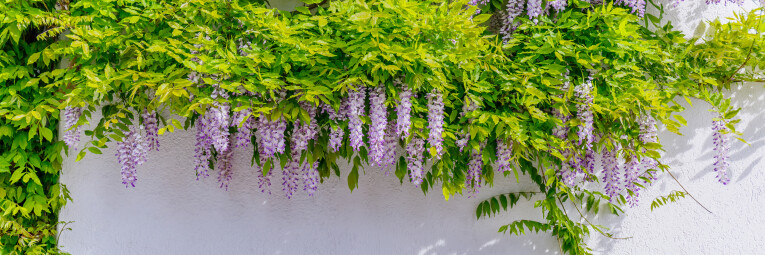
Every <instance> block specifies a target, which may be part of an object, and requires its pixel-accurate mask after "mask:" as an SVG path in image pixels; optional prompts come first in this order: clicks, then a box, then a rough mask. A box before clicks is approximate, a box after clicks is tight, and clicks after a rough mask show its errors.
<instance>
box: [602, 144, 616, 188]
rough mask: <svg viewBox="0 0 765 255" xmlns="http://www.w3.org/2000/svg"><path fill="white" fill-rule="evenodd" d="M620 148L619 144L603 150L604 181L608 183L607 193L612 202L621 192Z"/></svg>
mask: <svg viewBox="0 0 765 255" xmlns="http://www.w3.org/2000/svg"><path fill="white" fill-rule="evenodd" d="M619 150H620V148H619V146H616V148H612V149H610V150H609V149H608V148H606V149H604V150H603V158H602V160H603V182H604V183H605V184H606V187H605V190H606V195H607V196H608V197H609V201H612V202H613V201H614V199H615V198H616V196H618V194H619V158H618V152H619Z"/></svg>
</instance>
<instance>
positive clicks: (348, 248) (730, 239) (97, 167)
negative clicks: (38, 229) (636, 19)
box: [60, 1, 765, 254]
mask: <svg viewBox="0 0 765 255" xmlns="http://www.w3.org/2000/svg"><path fill="white" fill-rule="evenodd" d="M692 2H693V3H692ZM695 2H698V3H695ZM747 4H748V5H749V6H751V5H752V3H747ZM736 9H739V8H738V7H718V6H710V7H707V6H706V5H705V4H703V1H686V2H684V3H681V4H680V5H679V6H678V7H677V8H670V9H669V12H670V13H669V14H670V15H671V17H672V19H673V20H674V23H676V24H679V27H680V28H681V29H683V30H685V31H689V32H690V31H693V30H694V29H695V27H696V24H698V23H699V22H700V21H701V20H702V18H703V17H707V18H709V17H714V16H715V15H727V16H729V15H730V14H731V11H732V10H736ZM730 95H731V96H732V97H733V101H734V104H735V105H736V106H739V107H743V110H742V112H741V113H740V117H741V118H742V119H743V121H742V122H741V123H740V124H739V126H738V128H739V129H740V130H741V131H742V132H744V139H746V140H747V141H748V142H749V145H746V144H743V143H740V142H734V144H733V146H732V150H731V151H732V157H731V159H732V164H731V171H732V178H731V182H730V184H729V185H727V186H723V185H721V184H719V183H718V182H717V181H716V179H715V174H714V172H713V170H712V167H711V164H712V160H713V150H712V147H713V145H712V141H711V119H712V117H713V115H712V114H711V113H710V112H708V111H707V109H708V107H707V105H705V104H704V103H703V102H696V103H694V105H693V107H690V108H689V110H688V111H687V112H685V113H683V114H682V115H683V116H684V117H685V118H686V119H687V120H688V126H687V127H685V128H683V129H682V131H683V132H684V133H685V134H686V135H685V136H677V135H674V134H671V133H669V132H666V131H662V132H661V135H660V139H661V141H662V143H663V144H665V146H666V147H665V148H666V150H667V152H666V154H665V156H664V158H663V161H664V162H665V163H667V164H669V165H670V166H671V167H672V168H671V169H672V172H673V173H674V174H675V176H677V177H678V178H679V180H680V182H681V183H683V184H684V185H685V187H686V188H687V189H688V190H689V191H690V192H691V193H692V194H693V195H695V196H696V197H697V198H698V199H699V200H700V201H701V203H703V204H704V205H705V206H706V207H707V208H709V209H710V210H711V211H712V212H713V213H712V214H710V213H707V212H706V211H704V210H703V209H701V207H699V206H698V205H697V204H695V203H694V202H693V201H692V200H691V199H685V200H682V201H680V202H678V203H675V204H670V205H668V206H665V207H662V208H660V209H657V210H655V211H653V212H651V211H650V209H649V204H650V201H651V200H653V199H655V198H656V197H657V196H660V195H666V194H667V193H669V192H670V191H672V190H679V189H680V188H679V186H678V184H677V183H675V182H674V181H672V180H671V178H669V177H668V176H667V175H666V174H662V175H661V179H662V180H661V181H659V182H658V183H656V184H654V186H653V187H651V188H650V189H649V190H646V191H643V192H642V194H641V202H640V206H639V207H635V208H627V210H626V216H619V217H616V216H610V215H590V216H589V218H590V219H591V221H594V222H596V223H597V224H603V225H605V226H607V227H609V228H611V229H612V232H613V233H614V235H615V236H620V237H631V238H630V239H627V240H612V239H607V238H603V237H601V236H599V235H598V234H597V233H595V232H593V236H592V238H591V240H590V243H591V247H592V248H593V250H594V252H595V253H596V254H760V253H761V251H762V249H763V248H765V245H763V241H765V240H763V237H762V229H763V228H765V221H764V220H763V219H762V217H761V216H760V212H761V211H763V210H765V197H764V196H763V192H764V191H765V184H763V183H765V182H763V179H764V177H765V173H763V171H761V169H762V167H763V166H765V162H762V156H761V155H763V153H765V148H763V145H765V128H764V127H763V124H765V113H764V112H761V110H760V109H763V108H765V88H763V86H762V85H761V84H747V85H742V86H739V87H736V88H734V89H733V91H732V92H731V93H730ZM161 144H162V145H161V146H162V147H161V150H160V152H153V153H151V154H150V156H149V162H147V163H146V164H144V165H143V166H141V167H140V168H139V172H138V178H139V179H138V182H137V184H136V185H137V187H135V188H130V189H126V188H125V187H124V185H122V183H121V179H120V170H119V168H120V167H119V164H118V163H117V161H116V159H115V157H114V156H113V155H114V150H111V149H110V150H107V151H105V152H104V154H103V155H92V154H89V155H88V156H87V157H86V158H85V159H83V160H82V161H80V162H76V163H75V162H74V157H70V158H68V159H67V160H66V161H65V164H64V169H63V175H62V178H61V182H63V183H65V184H66V185H68V187H69V190H70V191H71V195H72V197H73V198H74V201H73V202H71V203H70V204H69V205H67V206H66V207H65V208H64V209H63V210H62V212H61V214H60V218H61V220H63V221H74V222H73V223H71V224H69V225H68V226H67V227H71V228H72V230H71V231H64V232H63V233H62V234H61V237H60V244H61V246H62V248H63V249H64V250H65V251H68V252H71V253H72V254H559V253H560V252H559V249H558V243H557V241H556V240H555V239H553V238H551V237H550V236H549V234H547V233H541V234H529V235H525V236H520V237H517V236H507V235H503V234H501V233H497V232H496V230H497V228H498V227H499V226H500V225H502V224H507V223H509V222H511V221H513V220H517V219H536V220H539V219H541V213H540V211H539V210H536V209H534V208H533V206H532V204H531V203H530V202H520V203H519V205H518V206H517V207H515V208H514V209H513V210H512V211H510V212H505V213H502V214H500V215H499V216H498V217H495V218H491V219H482V220H476V219H475V206H476V204H478V203H479V202H480V201H482V200H483V199H485V198H488V197H490V196H493V195H496V194H499V193H503V192H512V191H528V190H534V189H533V185H531V184H529V182H528V181H526V180H524V181H522V182H521V183H520V184H518V183H515V181H514V180H512V179H499V180H498V181H497V184H496V185H495V187H494V188H489V189H482V190H481V192H480V193H479V194H478V197H477V198H467V197H453V198H452V199H450V200H449V201H444V199H443V197H442V196H441V195H440V192H435V193H431V194H429V195H428V196H424V195H423V194H422V192H421V190H420V189H419V188H415V187H413V186H412V185H411V184H410V183H404V184H403V185H401V184H399V183H398V180H397V179H396V177H393V176H385V175H384V174H382V173H381V172H380V171H379V169H377V168H375V167H369V168H368V169H366V174H363V175H362V176H361V178H360V180H359V189H358V190H355V191H353V193H351V192H349V191H348V187H347V184H346V181H345V177H346V175H347V173H348V172H349V171H348V170H349V169H348V168H343V169H342V170H343V171H342V172H343V179H339V178H336V177H335V178H332V179H330V180H328V181H327V182H325V183H324V184H322V185H320V186H319V191H318V192H317V193H316V194H315V195H314V197H310V198H309V197H307V196H306V195H305V193H302V192H300V193H299V194H298V195H297V196H295V197H294V198H293V199H292V200H287V199H286V198H285V197H284V195H283V193H282V192H281V185H280V184H281V179H280V177H281V176H280V174H277V175H275V177H276V178H274V179H273V180H272V182H273V186H272V191H273V195H270V196H269V195H266V194H262V193H260V190H259V189H258V187H257V180H256V173H255V171H254V170H253V169H252V168H251V167H249V155H251V153H250V152H249V151H239V152H237V153H236V155H235V160H236V162H237V163H236V164H235V168H234V169H235V174H234V177H233V181H232V183H231V185H230V187H229V190H228V191H224V190H221V189H219V188H218V184H217V182H216V179H215V175H212V176H211V177H209V178H207V179H204V180H200V181H197V180H196V177H195V175H194V170H193V165H192V163H193V157H192V155H193V150H194V137H193V132H180V133H174V134H169V135H168V134H166V135H165V136H163V137H162V138H161ZM112 147H114V146H112ZM569 212H572V209H571V208H569Z"/></svg>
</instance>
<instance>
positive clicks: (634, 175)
mask: <svg viewBox="0 0 765 255" xmlns="http://www.w3.org/2000/svg"><path fill="white" fill-rule="evenodd" d="M638 171H640V161H638V158H637V156H635V155H633V156H632V158H631V159H630V161H629V162H627V164H626V165H625V166H624V188H626V189H628V190H631V191H632V193H633V194H634V195H630V194H627V204H629V205H630V207H635V206H636V205H637V203H638V196H639V195H640V193H639V192H640V186H638V185H636V184H635V183H636V182H637V181H638V177H639V175H640V173H639V172H638Z"/></svg>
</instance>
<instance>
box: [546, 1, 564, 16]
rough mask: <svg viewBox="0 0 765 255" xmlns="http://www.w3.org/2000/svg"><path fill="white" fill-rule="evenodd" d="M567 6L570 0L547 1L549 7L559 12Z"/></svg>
mask: <svg viewBox="0 0 765 255" xmlns="http://www.w3.org/2000/svg"><path fill="white" fill-rule="evenodd" d="M566 6H568V0H550V1H548V2H547V9H548V10H551V11H552V10H555V11H556V12H558V13H560V12H562V11H563V10H565V9H566Z"/></svg>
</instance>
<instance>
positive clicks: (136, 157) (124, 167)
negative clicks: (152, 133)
mask: <svg viewBox="0 0 765 255" xmlns="http://www.w3.org/2000/svg"><path fill="white" fill-rule="evenodd" d="M140 129H141V128H140V127H136V126H131V127H130V129H129V130H128V131H127V132H125V137H123V138H122V141H121V142H117V154H115V156H117V161H118V162H119V163H120V165H121V172H122V184H125V187H135V181H136V180H137V178H136V167H137V166H139V165H141V164H143V163H144V162H146V156H147V154H148V150H147V148H146V141H144V140H143V139H142V137H141V130H140Z"/></svg>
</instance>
